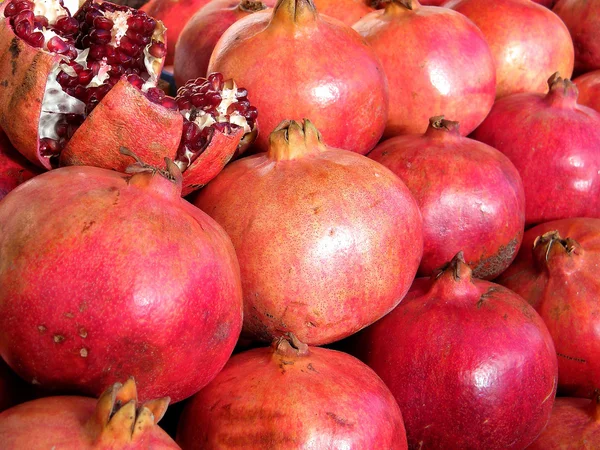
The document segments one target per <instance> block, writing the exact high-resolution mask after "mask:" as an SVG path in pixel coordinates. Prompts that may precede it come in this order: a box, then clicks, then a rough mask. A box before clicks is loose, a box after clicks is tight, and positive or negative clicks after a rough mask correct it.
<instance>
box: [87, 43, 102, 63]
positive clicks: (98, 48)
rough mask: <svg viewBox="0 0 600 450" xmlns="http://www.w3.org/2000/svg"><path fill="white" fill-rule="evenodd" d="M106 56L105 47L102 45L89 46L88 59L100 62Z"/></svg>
mask: <svg viewBox="0 0 600 450" xmlns="http://www.w3.org/2000/svg"><path fill="white" fill-rule="evenodd" d="M105 55H106V47H105V46H103V45H91V46H90V54H89V56H90V58H92V59H95V60H97V61H98V60H101V59H102V58H104V56H105Z"/></svg>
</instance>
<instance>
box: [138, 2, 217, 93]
mask: <svg viewBox="0 0 600 450" xmlns="http://www.w3.org/2000/svg"><path fill="white" fill-rule="evenodd" d="M210 2H211V0H150V1H149V2H148V3H146V4H145V5H144V6H142V7H141V8H140V10H142V11H145V12H146V14H148V15H149V16H151V17H153V18H155V19H157V20H160V21H162V23H163V24H164V25H165V27H167V57H166V59H165V65H166V66H170V65H172V64H173V61H174V59H173V58H174V56H175V44H176V43H177V39H179V35H180V34H181V30H183V28H184V27H185V24H186V23H187V22H188V20H190V18H191V17H192V16H193V15H194V14H196V13H197V12H198V11H200V10H201V9H202V8H203V7H204V6H205V5H207V4H209V3H210ZM186 81H187V80H186Z"/></svg>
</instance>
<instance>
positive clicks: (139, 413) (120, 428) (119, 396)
mask: <svg viewBox="0 0 600 450" xmlns="http://www.w3.org/2000/svg"><path fill="white" fill-rule="evenodd" d="M137 402H138V400H137V388H136V385H135V380H134V379H133V378H129V379H128V380H127V381H126V382H125V384H121V383H115V384H114V385H112V386H111V387H110V388H108V389H107V390H106V391H104V393H103V394H102V395H101V396H100V398H99V399H98V403H97V405H96V412H95V413H94V415H93V416H92V417H91V418H90V420H89V421H88V424H87V426H88V429H89V430H90V432H91V433H92V434H93V436H94V440H96V439H97V440H99V441H100V442H103V443H114V442H132V441H134V440H136V439H138V438H139V436H141V435H142V434H143V433H144V431H145V430H147V429H148V428H150V427H152V426H154V425H156V424H157V423H158V422H159V420H160V419H161V418H162V417H163V416H164V414H165V412H166V410H167V407H168V405H169V402H170V399H169V397H164V398H161V399H158V400H152V401H149V402H146V403H144V404H142V405H141V406H140V407H139V408H138V404H137Z"/></svg>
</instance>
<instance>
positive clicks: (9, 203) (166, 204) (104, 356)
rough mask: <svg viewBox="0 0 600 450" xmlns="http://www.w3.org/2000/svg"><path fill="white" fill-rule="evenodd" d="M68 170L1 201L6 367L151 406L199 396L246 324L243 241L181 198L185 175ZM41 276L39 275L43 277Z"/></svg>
mask: <svg viewBox="0 0 600 450" xmlns="http://www.w3.org/2000/svg"><path fill="white" fill-rule="evenodd" d="M130 171H131V172H134V173H133V175H124V174H120V173H117V172H114V171H110V170H105V169H99V168H95V167H87V166H82V167H65V168H60V169H56V170H52V171H50V172H47V173H45V174H42V175H39V176H38V177H36V178H35V179H33V180H30V181H28V182H26V183H24V184H22V185H21V186H19V187H17V188H16V189H15V190H13V191H12V192H10V193H9V194H8V195H7V196H6V197H5V198H4V199H3V200H2V202H1V203H0V356H2V358H4V360H5V361H6V362H7V363H8V364H9V365H10V366H11V368H12V369H13V370H14V371H15V372H17V373H18V374H19V375H20V376H21V377H22V378H24V379H25V380H27V381H28V382H30V383H33V384H36V385H40V386H41V387H42V388H46V389H54V390H64V391H68V392H75V393H82V394H86V395H98V394H99V393H101V392H102V391H103V390H104V389H106V388H107V386H110V385H111V384H112V383H114V382H116V381H117V380H119V379H124V378H128V377H129V376H135V377H136V379H137V380H138V382H139V383H140V386H141V388H140V397H141V398H142V400H146V399H149V398H155V397H161V396H166V395H168V396H169V397H171V398H172V399H173V401H179V400H182V399H184V398H186V397H189V396H190V395H192V394H194V393H196V392H197V391H198V390H200V389H201V388H202V387H203V386H204V385H206V384H207V383H208V382H209V381H210V380H211V379H212V378H213V377H214V376H215V375H216V374H217V373H218V372H219V371H220V370H221V369H222V367H223V366H224V364H225V362H226V361H227V359H228V358H229V356H230V355H231V352H232V350H233V348H234V346H235V343H236V341H237V338H238V336H239V333H240V329H241V325H242V293H241V285H240V275H239V267H238V264H237V260H236V257H235V253H234V249H233V247H232V245H231V241H230V240H229V238H228V237H227V235H226V234H225V232H224V231H223V230H222V229H221V227H219V226H218V225H217V224H216V223H215V222H214V221H213V220H212V219H211V218H210V217H208V216H206V214H204V213H203V212H202V211H200V210H198V209H197V208H195V207H194V206H192V205H191V204H189V203H188V202H187V201H185V200H183V199H181V175H180V173H179V171H178V169H177V166H176V165H175V164H174V163H170V164H169V172H168V173H167V172H164V171H159V170H158V169H156V168H153V167H149V166H147V165H143V164H141V163H138V164H136V165H134V166H132V167H131V169H130ZM34 268H35V269H34Z"/></svg>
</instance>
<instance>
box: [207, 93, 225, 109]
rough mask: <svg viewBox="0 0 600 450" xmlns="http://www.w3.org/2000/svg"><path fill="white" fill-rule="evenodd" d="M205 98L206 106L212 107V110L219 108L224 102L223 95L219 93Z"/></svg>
mask: <svg viewBox="0 0 600 450" xmlns="http://www.w3.org/2000/svg"><path fill="white" fill-rule="evenodd" d="M205 98H206V106H208V107H211V108H216V107H217V106H219V104H220V103H221V101H222V100H223V98H222V97H221V94H220V93H218V92H209V93H208V94H206V97H205Z"/></svg>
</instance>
